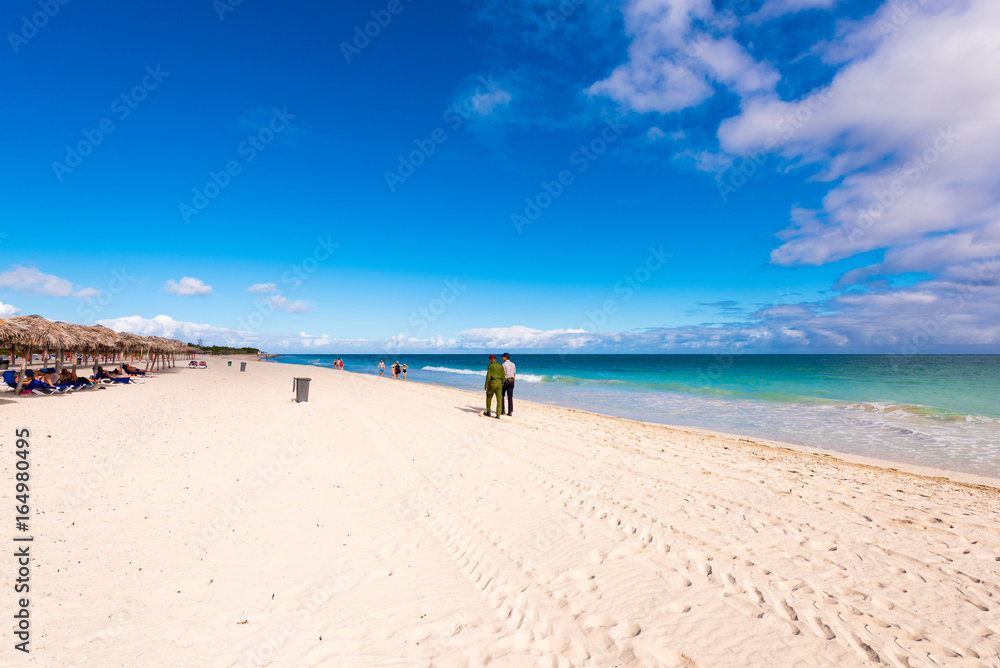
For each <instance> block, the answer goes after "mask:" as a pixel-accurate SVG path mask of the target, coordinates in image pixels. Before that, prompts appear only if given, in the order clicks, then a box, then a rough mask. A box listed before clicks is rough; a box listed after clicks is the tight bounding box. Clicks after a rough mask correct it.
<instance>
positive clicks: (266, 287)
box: [247, 283, 278, 294]
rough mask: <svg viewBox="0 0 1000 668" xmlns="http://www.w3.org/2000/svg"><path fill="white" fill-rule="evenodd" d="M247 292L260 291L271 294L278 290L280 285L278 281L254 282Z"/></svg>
mask: <svg viewBox="0 0 1000 668" xmlns="http://www.w3.org/2000/svg"><path fill="white" fill-rule="evenodd" d="M247 292H260V293H262V294H271V293H273V292H278V285H277V284H276V283H254V284H253V285H251V286H250V287H249V288H247Z"/></svg>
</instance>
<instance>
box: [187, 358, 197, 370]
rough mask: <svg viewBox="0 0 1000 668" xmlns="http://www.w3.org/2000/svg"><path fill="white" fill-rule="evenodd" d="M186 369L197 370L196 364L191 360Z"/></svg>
mask: <svg viewBox="0 0 1000 668" xmlns="http://www.w3.org/2000/svg"><path fill="white" fill-rule="evenodd" d="M188 368H189V369H197V368H198V363H197V362H195V361H194V360H191V361H190V362H188Z"/></svg>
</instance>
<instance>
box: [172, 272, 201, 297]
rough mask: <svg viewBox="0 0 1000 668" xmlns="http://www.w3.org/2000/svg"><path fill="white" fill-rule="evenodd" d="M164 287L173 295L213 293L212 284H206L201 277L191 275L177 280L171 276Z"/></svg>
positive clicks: (185, 295) (184, 295) (186, 295)
mask: <svg viewBox="0 0 1000 668" xmlns="http://www.w3.org/2000/svg"><path fill="white" fill-rule="evenodd" d="M163 289H164V290H166V291H167V292H169V293H170V294H172V295H180V296H183V297H188V296H191V295H210V294H212V286H211V285H205V283H204V282H203V281H202V280H201V279H200V278H191V277H190V276H185V277H184V278H182V279H181V280H179V281H175V280H174V279H172V278H171V279H170V280H168V281H167V282H166V284H164V286H163Z"/></svg>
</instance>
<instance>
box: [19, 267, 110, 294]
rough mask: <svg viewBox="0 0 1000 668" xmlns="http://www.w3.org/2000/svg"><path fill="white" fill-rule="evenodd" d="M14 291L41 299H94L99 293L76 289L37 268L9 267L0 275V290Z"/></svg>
mask: <svg viewBox="0 0 1000 668" xmlns="http://www.w3.org/2000/svg"><path fill="white" fill-rule="evenodd" d="M2 289H7V290H14V291H16V292H25V293H27V294H30V295H38V296H42V297H80V298H85V297H96V296H97V295H98V294H100V292H99V291H98V290H95V289H94V288H76V287H75V286H74V285H73V283H72V281H69V280H67V279H65V278H59V277H58V276H53V275H52V274H45V273H42V272H41V271H39V270H38V268H37V267H22V266H21V265H16V264H15V265H11V267H10V269H9V270H8V271H5V272H3V273H2V274H0V290H2Z"/></svg>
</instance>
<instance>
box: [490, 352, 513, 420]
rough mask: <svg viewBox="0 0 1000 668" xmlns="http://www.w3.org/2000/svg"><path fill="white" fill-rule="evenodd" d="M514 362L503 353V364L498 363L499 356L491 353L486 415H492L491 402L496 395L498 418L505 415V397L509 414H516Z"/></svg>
mask: <svg viewBox="0 0 1000 668" xmlns="http://www.w3.org/2000/svg"><path fill="white" fill-rule="evenodd" d="M514 373H515V368H514V363H513V362H511V361H510V355H508V354H507V353H504V354H503V364H498V363H497V356H496V355H490V365H489V366H488V367H486V413H485V414H484V415H485V417H490V404H492V403H493V397H494V396H496V399H497V400H496V404H497V414H496V419H498V420H499V419H500V416H501V415H503V413H504V409H503V405H504V398H505V397H506V399H507V415H513V414H514Z"/></svg>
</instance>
